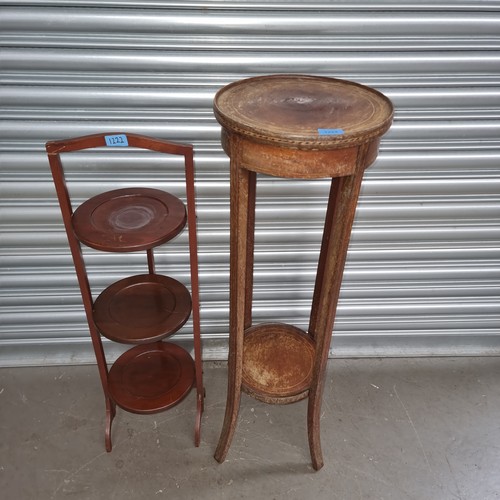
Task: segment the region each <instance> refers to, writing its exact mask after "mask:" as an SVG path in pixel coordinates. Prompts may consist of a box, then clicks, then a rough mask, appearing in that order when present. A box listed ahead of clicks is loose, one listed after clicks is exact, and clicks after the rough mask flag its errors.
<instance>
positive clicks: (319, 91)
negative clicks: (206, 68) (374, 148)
mask: <svg viewBox="0 0 500 500" xmlns="http://www.w3.org/2000/svg"><path fill="white" fill-rule="evenodd" d="M214 113H215V116H216V118H217V120H218V122H219V123H220V124H221V125H222V126H223V127H224V128H225V129H226V130H230V131H231V132H234V133H237V134H240V135H242V136H246V137H248V138H251V139H252V140H253V141H257V142H262V143H265V144H274V145H280V146H282V147H292V148H298V149H333V148H335V149H336V148H345V147H351V146H356V145H359V144H362V143H365V142H367V141H369V140H371V139H372V138H376V137H379V136H381V135H382V134H384V133H385V132H386V131H387V130H388V129H389V127H390V125H391V123H392V117H393V106H392V103H391V101H390V100H389V99H388V98H387V97H385V96H384V95H383V94H381V93H380V92H377V91H376V90H374V89H372V88H370V87H365V86H364V85H360V84H358V83H353V82H349V81H345V80H338V79H334V78H324V77H317V76H306V75H270V76H259V77H255V78H249V79H246V80H240V81H238V82H234V83H232V84H229V85H227V86H225V87H223V88H222V89H221V90H219V92H218V93H217V95H216V96H215V99H214Z"/></svg>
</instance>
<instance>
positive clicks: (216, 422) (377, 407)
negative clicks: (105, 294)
mask: <svg viewBox="0 0 500 500" xmlns="http://www.w3.org/2000/svg"><path fill="white" fill-rule="evenodd" d="M226 373H227V372H226V365H225V364H224V363H207V364H206V365H205V385H206V390H207V399H206V412H205V414H204V417H203V429H202V443H201V446H200V447H199V448H195V447H194V446H193V426H194V407H195V398H194V392H192V393H191V394H190V395H189V396H188V398H187V399H185V400H184V401H183V402H182V403H181V404H180V405H178V406H177V407H175V408H173V409H171V410H169V411H167V412H165V413H161V414H157V415H149V416H144V415H141V416H139V415H133V414H130V413H126V412H124V411H123V410H118V414H117V418H116V419H115V423H114V427H113V443H114V448H113V451H112V452H111V453H106V452H105V450H104V439H103V426H104V424H103V421H104V409H103V398H102V394H101V389H100V385H99V380H98V376H97V369H96V367H95V366H66V367H46V368H16V369H6V368H4V369H1V370H0V426H1V427H0V432H1V434H0V488H1V489H0V497H1V498H3V499H7V500H10V499H16V500H18V499H19V500H29V499H35V498H36V499H60V498H71V499H76V500H78V499H110V500H112V499H120V500H121V499H156V498H168V499H237V498H252V499H286V500H295V499H301V500H302V499H313V500H321V499H329V500H331V499H342V500H350V499H356V500H358V499H386V500H388V499H397V500H404V499H426V500H430V499H439V500H446V499H478V500H487V499H497V498H500V358H446V359H429V358H427V359H357V360H354V359H349V360H331V361H330V363H329V370H328V377H327V384H326V392H325V397H324V403H323V410H324V412H323V418H322V444H323V452H324V457H325V466H324V468H323V469H322V470H321V471H319V472H314V471H313V470H312V468H311V466H310V462H309V451H308V444H307V435H306V427H305V422H306V418H305V416H306V403H305V402H300V403H296V404H294V405H289V406H269V405H265V404H263V403H259V402H257V401H255V400H253V399H251V398H249V397H248V396H243V400H242V405H241V412H240V422H239V424H238V429H237V431H236V435H235V439H234V441H233V445H232V447H231V449H230V452H229V455H228V459H227V461H226V462H225V463H224V464H222V465H220V464H218V463H217V462H215V460H214V459H213V458H212V455H213V452H214V450H215V447H216V444H217V440H218V437H219V432H220V428H221V425H222V419H223V414H224V406H225V393H226Z"/></svg>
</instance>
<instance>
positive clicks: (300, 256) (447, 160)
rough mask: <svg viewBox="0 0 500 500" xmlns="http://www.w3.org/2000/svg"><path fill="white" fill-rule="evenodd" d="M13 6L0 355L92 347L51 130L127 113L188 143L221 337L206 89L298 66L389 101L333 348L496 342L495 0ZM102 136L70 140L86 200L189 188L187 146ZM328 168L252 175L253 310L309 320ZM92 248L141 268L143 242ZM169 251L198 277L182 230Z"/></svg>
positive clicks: (216, 189) (205, 309)
mask: <svg viewBox="0 0 500 500" xmlns="http://www.w3.org/2000/svg"><path fill="white" fill-rule="evenodd" d="M0 5H1V15H0V23H1V25H0V44H1V59H0V73H1V78H2V86H1V88H0V96H1V97H0V99H1V111H2V116H1V122H0V162H1V182H2V185H1V199H0V209H1V221H0V224H1V232H2V236H1V252H2V253H1V281H2V284H1V310H0V313H1V324H0V363H1V364H3V365H6V364H14V365H15V364H30V363H52V362H69V361H75V362H83V361H89V360H90V361H92V360H93V357H92V353H91V349H90V341H89V338H88V333H87V328H86V325H85V319H84V315H83V309H82V306H81V301H80V297H79V292H78V289H77V286H76V279H75V277H74V271H73V268H72V263H71V259H70V255H69V252H68V249H67V243H66V239H65V234H64V231H63V227H62V224H61V222H60V215H59V209H58V205H57V202H56V198H55V194H54V190H53V187H52V181H51V178H50V174H49V168H48V164H47V160H46V157H45V154H44V150H43V144H44V143H45V141H47V140H49V139H59V138H65V137H70V136H76V135H81V134H87V133H93V132H98V131H119V130H125V131H131V132H138V133H144V134H150V135H153V136H158V137H164V138H168V139H172V140H178V141H185V142H188V143H193V144H194V145H195V151H196V168H197V192H198V216H199V240H200V271H201V293H202V296H201V299H202V311H201V314H202V332H203V339H204V341H203V342H204V353H205V358H206V359H208V358H224V357H225V356H226V354H227V351H226V349H227V330H228V216H229V206H228V184H229V183H228V160H227V158H226V157H225V155H224V154H223V152H222V150H221V147H220V143H219V126H218V124H217V123H216V122H215V120H214V118H213V115H212V111H211V106H212V98H213V95H214V93H215V91H216V90H217V89H218V88H220V87H221V86H222V85H224V84H226V83H229V82H231V81H234V80H238V79H240V78H243V77H247V76H254V75H258V74H268V73H283V72H290V73H308V74H316V75H326V76H334V77H339V78H346V79H351V80H354V81H357V82H360V83H364V84H368V85H371V86H374V87H376V88H377V89H379V90H381V91H382V92H384V93H385V94H387V95H388V96H389V97H390V98H391V99H392V100H393V101H394V103H395V106H396V119H395V123H394V126H393V128H392V129H391V131H390V133H389V134H388V135H387V136H386V137H385V139H384V140H383V144H382V148H381V153H380V156H379V159H378V160H377V162H376V164H375V165H374V166H373V167H372V168H371V169H369V170H368V171H367V175H366V179H365V183H364V186H363V191H362V197H361V200H360V204H359V210H358V212H357V220H356V223H355V227H354V232H353V237H352V244H351V247H350V252H349V259H348V264H347V267H346V272H345V280H344V284H343V288H342V296H341V302H340V305H339V312H338V318H337V322H336V335H335V337H334V342H333V351H332V353H333V355H349V356H364V355H374V354H376V355H411V354H426V355H437V354H439V355H442V354H488V353H491V354H497V355H498V354H500V334H499V323H500V301H499V295H500V291H499V288H500V286H499V285H500V263H499V258H500V251H499V247H500V243H499V240H500V238H499V236H500V227H499V224H498V222H499V219H500V50H499V47H500V1H497V0H492V1H465V0H462V1H460V0H457V1H451V0H448V1H444V0H441V1H439V0H437V1H435V2H415V1H413V2H411V1H405V0H386V1H382V0H381V1H377V2H376V1H373V2H368V1H361V0H350V1H348V2H347V1H338V2H331V1H329V0H323V1H321V0H313V1H312V2H309V3H308V2H303V1H302V0H301V1H293V0H287V1H284V0H283V1H280V0H269V1H266V2H265V1H253V0H248V1H243V0H241V1H238V0H232V1H217V0H213V1H205V2H196V1H189V0H186V1H182V2H180V1H178V2H169V1H160V0H149V1H145V2H138V1H132V0H129V1H127V0H122V1H118V0H102V1H99V2H97V1H93V2H89V1H83V0H81V1H79V0H74V1H57V0H54V1H36V0H30V1H17V2H7V1H1V2H0ZM103 155H104V153H97V154H94V155H92V156H88V155H87V156H85V155H83V154H74V155H73V156H71V157H69V156H68V167H69V171H70V174H71V179H72V180H73V182H74V184H73V186H74V187H73V189H74V191H73V194H74V196H75V197H76V198H77V199H79V200H81V199H83V198H85V197H87V196H89V195H90V194H91V193H93V192H95V191H96V190H97V189H101V188H103V187H104V188H108V187H109V188H111V187H123V186H128V185H133V184H137V183H143V184H145V185H155V186H160V187H162V186H165V187H167V188H168V189H170V190H172V191H174V192H178V193H179V194H180V195H182V191H181V185H182V182H181V181H182V178H181V177H180V173H179V170H178V169H177V167H176V165H175V164H174V163H172V165H169V166H171V169H169V170H168V173H167V174H166V173H165V169H164V167H163V166H162V164H161V163H160V162H159V160H158V158H156V157H154V156H147V155H144V153H139V152H132V154H131V155H129V156H126V155H125V154H124V153H122V152H119V153H117V154H115V155H113V157H112V158H111V160H110V161H109V162H107V161H106V158H104V156H103ZM77 160H83V161H84V163H85V166H84V168H81V167H78V166H77V164H78V163H77ZM132 160H134V161H135V160H141V161H142V164H141V167H140V169H137V167H136V165H135V164H134V163H133V161H132ZM327 185H328V182H325V181H318V182H310V181H308V182H304V181H289V180H280V179H272V178H265V177H263V178H259V184H258V211H257V236H256V239H257V255H256V280H255V281H256V282H255V307H256V313H255V317H256V320H257V321H260V320H265V319H274V320H283V321H289V322H292V323H295V324H297V325H298V326H302V327H304V326H305V325H306V324H307V317H308V313H309V301H310V298H311V295H312V286H313V282H314V271H315V266H316V259H317V255H318V244H319V241H320V237H321V228H322V218H323V216H324V201H325V198H326V195H327V190H328V186H327ZM88 253H89V267H90V268H91V270H92V274H91V279H92V284H93V286H94V287H95V289H96V290H97V289H99V288H102V287H103V286H105V285H106V284H108V283H110V282H111V281H113V280H114V279H116V278H118V277H122V276H125V275H128V274H130V273H132V272H142V270H143V269H144V260H143V257H142V256H140V255H128V256H124V255H116V254H98V253H97V252H88ZM158 263H159V267H160V270H164V271H165V272H168V273H169V274H172V275H174V276H176V277H179V278H180V279H181V280H182V279H188V267H187V260H186V240H185V236H182V237H180V238H179V239H178V240H176V242H175V243H174V244H173V245H168V246H166V247H164V248H162V249H161V251H160V252H159V256H158ZM162 266H164V267H162ZM172 269H173V271H172ZM189 336H190V332H189V328H188V329H187V330H185V331H184V333H183V334H181V335H180V337H179V336H178V337H177V338H180V339H181V341H182V339H186V340H187V339H189ZM107 349H110V350H111V349H112V346H111V345H110V344H109V343H108V344H107ZM110 352H111V351H110ZM112 356H113V353H112V354H111V357H112Z"/></svg>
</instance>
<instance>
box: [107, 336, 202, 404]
mask: <svg viewBox="0 0 500 500" xmlns="http://www.w3.org/2000/svg"><path fill="white" fill-rule="evenodd" d="M194 381H195V368H194V361H193V358H192V357H191V356H190V355H189V353H188V352H187V351H186V350H184V349H183V348H182V347H179V346H178V345H175V344H171V343H168V342H157V343H155V344H148V345H141V346H137V347H134V348H132V349H130V350H128V351H127V352H125V353H124V354H122V355H121V356H120V357H119V358H118V359H117V360H116V361H115V363H114V364H113V366H112V367H111V370H110V371H109V392H110V395H111V398H112V399H113V400H114V401H115V403H116V404H117V405H118V406H120V407H121V408H123V409H124V410H127V411H130V412H132V413H156V412H159V411H163V410H167V409H168V408H171V407H172V406H175V405H176V404H177V403H179V402H180V401H181V400H182V399H184V397H185V396H187V394H188V393H189V391H190V390H191V388H192V387H193V384H194Z"/></svg>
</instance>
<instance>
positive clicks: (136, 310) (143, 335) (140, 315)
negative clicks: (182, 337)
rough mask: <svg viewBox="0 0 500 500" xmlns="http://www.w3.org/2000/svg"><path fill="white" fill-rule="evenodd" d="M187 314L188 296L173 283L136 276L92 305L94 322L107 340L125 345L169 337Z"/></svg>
mask: <svg viewBox="0 0 500 500" xmlns="http://www.w3.org/2000/svg"><path fill="white" fill-rule="evenodd" d="M190 314H191V295H190V294H189V291H188V290H187V288H186V287H185V286H184V285H183V284H182V283H180V282H179V281H177V280H174V279H173V278H170V277H168V276H162V275H161V274H139V275H137V276H131V277H129V278H125V279H122V280H120V281H117V282H116V283H113V284H112V285H111V286H109V287H108V288H106V289H105V290H104V291H103V292H102V293H101V294H100V295H99V297H97V299H96V301H95V303H94V321H95V324H96V326H97V328H98V329H99V331H100V332H101V333H102V334H103V335H104V336H105V337H107V338H108V339H110V340H113V341H115V342H123V343H128V344H141V343H146V342H153V341H156V340H161V339H162V338H165V337H167V336H168V335H172V334H173V333H175V332H176V331H177V330H179V328H181V327H182V326H183V325H184V323H186V321H187V320H188V318H189V315H190Z"/></svg>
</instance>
